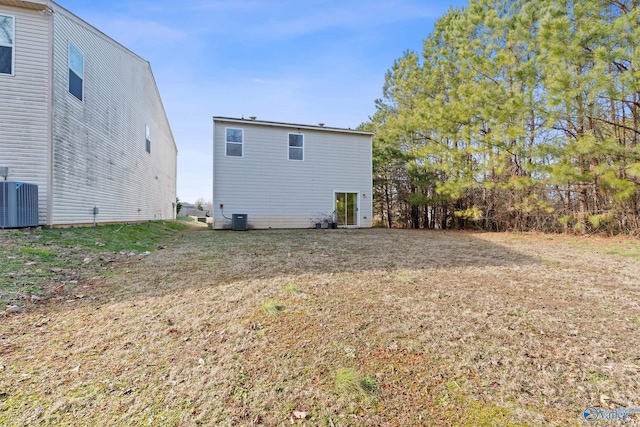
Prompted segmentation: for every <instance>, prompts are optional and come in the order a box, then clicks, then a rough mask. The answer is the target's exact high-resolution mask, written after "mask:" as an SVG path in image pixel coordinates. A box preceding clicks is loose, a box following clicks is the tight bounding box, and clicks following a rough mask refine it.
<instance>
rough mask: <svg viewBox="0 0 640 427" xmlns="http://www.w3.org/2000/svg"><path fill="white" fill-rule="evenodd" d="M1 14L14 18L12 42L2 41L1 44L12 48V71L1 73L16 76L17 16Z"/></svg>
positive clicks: (1, 74)
mask: <svg viewBox="0 0 640 427" xmlns="http://www.w3.org/2000/svg"><path fill="white" fill-rule="evenodd" d="M0 16H4V17H7V18H11V19H12V20H13V34H11V41H12V42H13V43H12V44H8V43H0V46H3V47H10V48H11V72H10V73H0V76H15V74H16V17H15V16H14V15H9V14H7V13H0Z"/></svg>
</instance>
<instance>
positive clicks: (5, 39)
mask: <svg viewBox="0 0 640 427" xmlns="http://www.w3.org/2000/svg"><path fill="white" fill-rule="evenodd" d="M14 34H15V19H14V17H13V16H7V15H0V74H13V54H14V49H13V47H14V40H13V39H14Z"/></svg>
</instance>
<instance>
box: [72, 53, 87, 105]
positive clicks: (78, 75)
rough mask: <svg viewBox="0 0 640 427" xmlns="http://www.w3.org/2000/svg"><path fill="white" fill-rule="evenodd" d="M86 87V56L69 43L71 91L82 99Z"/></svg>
mask: <svg viewBox="0 0 640 427" xmlns="http://www.w3.org/2000/svg"><path fill="white" fill-rule="evenodd" d="M83 89H84V57H83V56H82V54H81V53H80V51H79V50H78V49H76V48H75V46H73V45H72V44H71V43H69V93H70V94H71V95H73V96H75V97H76V98H78V99H79V100H80V101H82V92H83Z"/></svg>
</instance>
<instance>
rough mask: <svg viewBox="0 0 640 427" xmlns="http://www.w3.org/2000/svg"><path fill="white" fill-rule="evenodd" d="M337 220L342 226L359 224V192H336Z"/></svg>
mask: <svg viewBox="0 0 640 427" xmlns="http://www.w3.org/2000/svg"><path fill="white" fill-rule="evenodd" d="M335 196H336V197H335V199H336V222H337V223H338V225H342V226H345V225H346V226H356V227H357V226H358V193H335Z"/></svg>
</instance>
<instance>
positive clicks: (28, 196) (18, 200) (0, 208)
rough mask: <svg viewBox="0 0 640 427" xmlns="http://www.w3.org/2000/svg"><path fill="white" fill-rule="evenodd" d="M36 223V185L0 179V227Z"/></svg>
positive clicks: (24, 225) (33, 224)
mask: <svg viewBox="0 0 640 427" xmlns="http://www.w3.org/2000/svg"><path fill="white" fill-rule="evenodd" d="M37 225H38V186H37V185H35V184H27V183H24V182H13V181H0V228H18V227H35V226H37Z"/></svg>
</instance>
